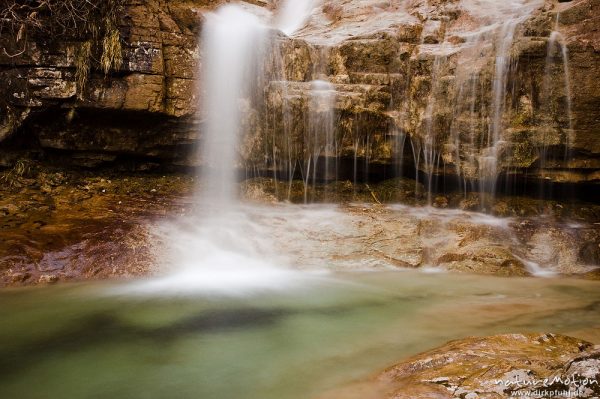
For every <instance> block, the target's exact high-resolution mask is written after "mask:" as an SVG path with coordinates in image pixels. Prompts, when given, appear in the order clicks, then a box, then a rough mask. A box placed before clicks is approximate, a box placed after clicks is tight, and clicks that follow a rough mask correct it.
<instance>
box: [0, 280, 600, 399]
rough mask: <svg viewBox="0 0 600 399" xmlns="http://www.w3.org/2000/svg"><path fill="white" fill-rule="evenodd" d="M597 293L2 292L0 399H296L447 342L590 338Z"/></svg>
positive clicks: (314, 284)
mask: <svg viewBox="0 0 600 399" xmlns="http://www.w3.org/2000/svg"><path fill="white" fill-rule="evenodd" d="M599 287H600V284H599V283H596V282H589V281H578V280H565V279H562V280H558V279H502V278H491V277H489V278H488V277H480V276H460V275H448V274H422V273H413V272H397V273H364V274H350V275H335V276H330V277H328V278H326V279H323V278H320V279H315V280H312V281H311V282H308V283H306V282H305V283H303V284H300V285H299V286H298V287H297V288H295V289H294V288H290V289H287V290H286V291H285V292H276V293H270V294H269V293H263V294H254V295H252V296H246V297H239V298H228V299H225V298H218V297H203V296H201V295H198V296H185V297H183V296H182V297H173V296H171V297H166V296H162V297H149V296H147V297H140V296H127V295H114V294H113V293H112V292H113V291H111V289H112V288H114V285H111V284H100V285H98V284H86V285H74V286H60V287H49V288H43V289H40V288H37V289H19V290H5V291H2V292H1V293H0V320H2V327H1V328H0V398H31V399H34V398H44V399H47V398H211V399H212V398H215V399H229V398H231V399H234V398H244V399H254V398H256V399H282V398H290V399H295V398H310V397H313V396H316V395H318V394H320V393H322V392H325V391H327V390H329V389H333V388H336V387H339V386H343V385H344V384H348V383H350V382H352V381H354V380H357V379H361V378H365V377H367V376H369V375H372V374H373V373H374V372H376V371H377V370H379V369H381V368H383V367H386V366H388V365H390V364H392V363H394V362H397V361H400V360H402V359H403V358H405V357H407V356H409V355H413V354H416V353H418V352H421V351H424V350H427V349H430V348H432V347H435V346H437V345H440V344H443V343H444V342H446V341H448V340H451V339H456V338H461V337H465V336H470V335H488V334H493V333H505V332H535V331H544V332H555V333H561V332H562V333H574V332H581V331H593V329H594V328H597V327H599V326H600V312H598V310H600V290H599V289H598V288H599ZM120 288H121V289H123V288H124V287H123V285H122V284H121V286H120ZM125 290H126V287H125Z"/></svg>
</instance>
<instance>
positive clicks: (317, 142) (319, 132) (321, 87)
mask: <svg viewBox="0 0 600 399" xmlns="http://www.w3.org/2000/svg"><path fill="white" fill-rule="evenodd" d="M310 86H311V89H310V99H309V105H308V121H307V126H306V137H305V139H304V142H305V146H306V153H307V154H305V156H306V155H308V158H307V159H305V164H306V166H305V173H304V177H305V181H304V187H305V190H304V199H305V202H306V201H308V195H307V194H308V186H309V184H311V183H312V186H313V188H314V187H315V185H316V180H317V177H318V176H319V175H320V176H322V178H323V180H324V181H329V180H330V179H332V178H333V179H335V178H336V177H337V176H336V175H337V173H336V171H335V170H332V166H333V165H331V164H330V163H331V161H330V160H331V158H334V157H336V154H337V148H336V141H335V137H334V131H335V121H334V106H335V97H336V92H335V88H334V87H333V85H332V84H331V83H329V82H327V81H324V80H314V81H312V82H311V85H310ZM320 160H323V163H324V165H323V166H322V169H321V171H319V167H320V163H319V161H320Z"/></svg>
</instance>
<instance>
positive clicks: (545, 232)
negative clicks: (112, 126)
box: [0, 160, 600, 285]
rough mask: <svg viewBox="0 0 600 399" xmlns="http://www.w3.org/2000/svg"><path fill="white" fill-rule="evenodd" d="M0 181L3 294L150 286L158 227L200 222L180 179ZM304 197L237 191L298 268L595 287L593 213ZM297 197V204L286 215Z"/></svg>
mask: <svg viewBox="0 0 600 399" xmlns="http://www.w3.org/2000/svg"><path fill="white" fill-rule="evenodd" d="M0 179H2V183H3V185H2V186H1V188H0V192H1V193H2V195H1V196H0V227H1V228H0V237H1V238H2V240H0V281H1V283H2V284H3V285H31V284H51V283H56V282H58V281H72V280H85V279H96V278H111V277H126V276H135V275H146V274H151V273H153V272H154V271H155V268H156V266H157V265H158V264H159V263H160V262H159V261H158V260H157V257H156V254H157V252H158V251H160V248H161V245H162V243H161V240H160V237H158V236H156V234H153V231H154V228H155V227H154V226H156V224H157V223H162V221H169V220H173V219H174V218H177V217H178V216H181V215H184V216H185V215H191V214H194V212H196V211H197V209H196V208H197V204H195V203H194V201H193V200H192V194H193V193H194V192H195V190H196V189H197V188H196V187H197V183H196V182H195V179H194V178H192V177H190V176H188V175H183V174H180V175H179V174H169V175H158V174H139V173H138V174H133V175H132V174H130V173H123V172H121V173H117V172H106V173H105V174H102V175H101V176H98V173H97V172H94V173H92V172H81V171H78V170H66V171H65V170H64V169H57V168H54V167H51V166H43V165H41V164H38V163H35V162H32V161H26V160H21V161H19V162H18V163H17V164H15V166H14V167H13V168H12V169H8V170H5V171H4V172H2V174H1V175H0ZM304 187H305V185H304V183H303V182H301V181H294V182H293V183H292V184H291V185H290V184H288V183H287V182H277V181H274V180H272V179H251V180H247V181H244V182H242V183H241V184H240V192H241V196H242V197H243V198H245V203H246V204H247V205H245V206H248V209H247V213H248V215H249V217H251V218H252V219H253V220H255V222H256V223H258V224H259V225H260V226H262V227H261V229H262V231H264V234H265V236H267V237H269V238H270V239H272V240H273V242H274V245H275V246H276V247H277V248H279V250H278V254H281V255H282V256H284V257H286V258H287V259H288V260H289V263H290V265H291V266H293V267H296V268H306V269H310V268H317V269H319V268H322V267H323V266H325V267H327V268H329V269H332V270H340V271H344V270H360V269H379V270H389V269H392V270H395V269H398V270H402V269H403V268H421V269H424V270H429V271H453V272H463V273H480V274H490V275H498V276H529V275H552V274H557V275H573V276H580V277H583V278H589V279H598V278H599V276H598V273H597V268H598V266H600V264H599V262H598V259H599V258H598V256H597V255H598V248H600V246H599V244H600V228H599V227H598V224H597V223H598V221H599V220H600V209H599V208H598V207H597V206H595V205H593V204H585V203H577V204H574V203H570V204H569V203H559V202H556V203H554V204H550V203H549V202H548V201H541V200H540V201H536V200H532V199H527V198H525V199H519V198H513V197H507V198H504V199H503V198H498V199H497V206H496V208H495V209H500V210H501V212H498V216H492V215H486V214H484V213H478V212H473V210H476V209H477V208H471V205H469V206H467V205H465V206H464V210H461V209H452V208H445V207H446V206H448V204H453V203H459V201H457V199H455V198H453V197H452V196H449V197H443V199H442V197H440V198H438V200H437V201H436V204H437V205H438V206H439V207H437V208H436V207H428V206H426V200H425V196H424V195H422V194H421V195H420V197H419V196H417V198H421V200H419V201H415V192H419V193H422V188H421V187H420V185H419V184H417V183H416V182H415V181H413V180H410V179H406V180H398V179H394V180H390V181H385V182H382V183H379V184H372V185H366V184H364V185H360V184H352V183H350V182H345V183H344V182H340V183H335V184H325V185H315V186H308V187H309V190H305V189H304ZM290 190H291V192H292V193H293V195H291V198H294V199H296V202H297V203H298V204H293V205H291V204H289V203H288V201H287V198H289V197H290V195H289V192H290ZM305 201H306V202H308V204H306V205H302V204H304V203H305ZM463 201H464V198H463ZM398 202H404V205H402V204H399V203H398ZM474 202H475V203H477V201H474ZM467 203H468V204H472V203H473V201H470V202H469V201H467ZM335 204H339V205H335ZM265 206H266V207H269V208H272V209H265V208H264V207H265ZM200 211H202V208H201V209H200ZM303 212H306V213H307V214H306V215H305V214H303ZM200 220H201V219H200Z"/></svg>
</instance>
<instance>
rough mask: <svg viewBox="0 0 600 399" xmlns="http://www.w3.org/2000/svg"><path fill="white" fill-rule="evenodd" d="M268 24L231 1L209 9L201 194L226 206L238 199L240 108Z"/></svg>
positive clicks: (204, 41)
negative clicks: (211, 10)
mask: <svg viewBox="0 0 600 399" xmlns="http://www.w3.org/2000/svg"><path fill="white" fill-rule="evenodd" d="M266 32H267V30H266V27H265V26H263V25H262V24H261V22H260V20H259V19H258V17H256V16H255V15H253V14H251V13H249V12H246V11H244V9H242V8H241V7H239V6H234V5H227V6H224V7H221V8H220V9H219V10H218V11H217V12H215V13H211V14H207V16H206V23H205V25H204V30H203V60H204V63H203V65H202V76H203V85H202V88H203V89H204V96H201V97H202V98H203V111H204V114H205V115H204V116H205V118H206V120H205V123H204V126H205V128H204V132H203V134H204V136H203V140H202V148H201V159H202V161H203V164H204V167H203V169H202V170H203V172H202V176H201V182H202V184H203V187H202V190H201V191H202V194H201V198H202V199H205V200H208V201H209V202H210V203H211V204H213V205H214V204H218V205H220V206H226V205H228V204H231V203H232V202H233V201H234V197H235V192H234V187H235V182H236V170H237V167H236V165H237V164H238V162H239V161H238V145H239V140H240V136H241V134H242V119H243V114H242V110H241V108H242V107H243V106H244V101H248V100H247V98H248V97H249V95H250V82H251V81H252V79H251V77H252V72H253V71H256V69H257V65H256V64H257V62H258V56H257V51H256V49H257V48H260V44H261V43H262V42H263V41H264V40H265V37H266Z"/></svg>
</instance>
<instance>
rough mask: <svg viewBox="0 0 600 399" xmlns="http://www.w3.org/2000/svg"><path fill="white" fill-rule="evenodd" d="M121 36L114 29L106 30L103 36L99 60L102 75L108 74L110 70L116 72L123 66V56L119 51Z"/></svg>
mask: <svg viewBox="0 0 600 399" xmlns="http://www.w3.org/2000/svg"><path fill="white" fill-rule="evenodd" d="M121 50H122V49H121V34H120V33H119V30H118V29H117V28H115V27H111V28H109V29H108V32H107V33H106V35H105V36H104V41H103V44H102V58H101V59H100V66H101V67H102V70H103V71H104V74H108V72H109V71H110V70H111V68H113V69H115V70H118V69H119V68H121V65H122V64H123V55H122V51H121Z"/></svg>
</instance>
